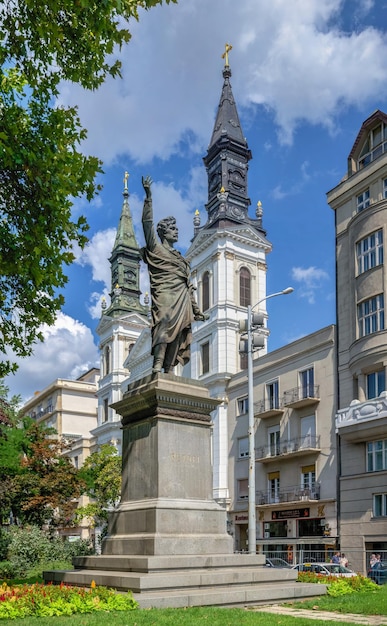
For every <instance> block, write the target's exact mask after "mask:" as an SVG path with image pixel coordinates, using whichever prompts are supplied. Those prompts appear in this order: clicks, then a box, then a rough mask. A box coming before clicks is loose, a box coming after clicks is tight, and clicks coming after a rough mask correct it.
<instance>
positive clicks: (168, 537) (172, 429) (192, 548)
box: [102, 374, 232, 556]
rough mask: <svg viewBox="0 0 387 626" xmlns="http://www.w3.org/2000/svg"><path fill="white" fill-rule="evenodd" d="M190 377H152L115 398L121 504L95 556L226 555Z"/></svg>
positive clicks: (205, 430)
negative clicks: (120, 438)
mask: <svg viewBox="0 0 387 626" xmlns="http://www.w3.org/2000/svg"><path fill="white" fill-rule="evenodd" d="M217 404H218V401H217V400H214V399H212V398H209V396H208V392H207V390H206V389H205V388H204V387H203V386H202V385H200V384H198V383H197V382H196V381H193V380H190V379H184V378H180V377H177V376H171V375H169V374H168V375H165V374H159V375H157V376H156V377H148V378H145V379H143V380H141V381H139V382H138V383H134V384H133V385H129V388H128V391H127V392H126V393H125V395H124V398H123V400H122V401H121V402H118V403H116V404H115V405H114V408H115V410H116V411H117V412H118V413H120V414H121V415H122V428H123V446H122V449H123V459H122V493H121V503H120V505H119V506H118V508H117V510H116V511H114V512H113V513H112V514H111V516H110V520H109V529H108V537H107V538H106V539H105V541H104V543H103V547H102V554H146V555H155V556H163V555H177V554H231V553H232V537H230V536H229V535H228V534H227V532H226V512H225V510H224V509H223V508H221V507H220V506H219V505H218V504H216V502H214V500H213V499H212V468H211V462H210V461H211V417H210V413H211V411H213V410H214V409H215V407H216V406H217Z"/></svg>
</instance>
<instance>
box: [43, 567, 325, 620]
mask: <svg viewBox="0 0 387 626" xmlns="http://www.w3.org/2000/svg"><path fill="white" fill-rule="evenodd" d="M86 559H87V561H88V567H87V568H82V569H75V570H71V571H60V570H55V571H50V572H44V580H45V582H49V581H50V582H52V583H54V584H59V583H61V582H65V583H68V584H71V585H79V586H82V587H90V585H91V583H92V581H94V582H95V583H96V584H97V585H103V586H105V587H110V588H113V589H117V591H121V592H125V591H128V590H130V591H132V593H133V597H134V598H135V599H136V600H137V602H138V603H139V605H140V607H141V608H151V607H156V608H167V607H170V608H177V607H184V606H210V605H212V606H236V605H246V604H258V603H262V602H265V603H268V602H273V603H275V602H281V601H286V600H294V599H302V598H307V597H313V596H318V595H323V594H325V593H326V587H325V585H316V584H311V583H309V584H308V583H298V582H296V577H297V572H296V571H295V570H291V569H276V568H268V567H265V566H262V565H261V566H255V567H252V566H251V564H248V560H249V559H248V558H247V559H245V563H246V564H245V565H243V564H240V566H239V567H238V566H237V567H235V566H234V567H230V564H229V561H230V560H232V561H234V558H231V557H211V559H210V560H211V562H212V565H209V566H207V567H203V565H204V563H203V561H204V557H202V558H201V559H200V560H198V559H196V564H197V565H199V564H200V565H201V567H192V563H191V567H190V566H189V559H186V561H188V562H187V564H186V567H185V568H179V569H173V568H171V565H175V567H176V565H177V564H178V562H179V561H180V559H176V557H175V559H176V560H174V557H170V559H167V558H161V559H160V558H158V557H153V558H152V557H150V558H149V557H146V558H145V559H141V558H140V559H138V560H139V561H140V562H141V566H142V571H138V570H137V571H133V569H132V568H133V566H134V562H133V561H132V558H130V559H126V561H125V557H121V558H120V557H117V558H116V559H112V557H108V558H107V559H104V558H103V557H102V562H101V557H86ZM202 559H203V560H202ZM114 560H116V568H115V569H113V562H114ZM168 561H171V562H170V563H169V565H170V567H167V566H166V565H167V562H168ZM223 561H224V565H223V566H222V565H220V564H221V563H222V562H223ZM242 561H243V559H242ZM97 564H99V566H100V568H99V569H97V567H96V566H97ZM214 564H216V565H217V566H216V565H215V566H214ZM105 565H106V566H107V567H106V568H105V567H104V566H105ZM120 565H122V566H124V567H123V568H122V569H121V568H120V569H119V566H120ZM125 565H126V566H125ZM137 565H140V563H138V562H137ZM163 565H164V567H163ZM180 565H182V563H180ZM157 566H158V567H157ZM147 569H148V571H146V570H147ZM144 570H145V571H144ZM149 570H150V571H149Z"/></svg>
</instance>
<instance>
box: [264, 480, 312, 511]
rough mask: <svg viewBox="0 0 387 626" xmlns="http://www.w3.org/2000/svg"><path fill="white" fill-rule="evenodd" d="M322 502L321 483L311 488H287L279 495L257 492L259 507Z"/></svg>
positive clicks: (269, 492)
mask: <svg viewBox="0 0 387 626" xmlns="http://www.w3.org/2000/svg"><path fill="white" fill-rule="evenodd" d="M316 500H320V483H313V485H312V486H311V487H310V488H304V487H300V486H299V485H297V486H295V487H286V488H284V489H280V490H279V491H278V493H275V494H273V493H272V492H271V491H258V492H257V500H256V501H257V505H259V506H264V505H265V504H266V505H273V504H283V503H285V502H315V501H316Z"/></svg>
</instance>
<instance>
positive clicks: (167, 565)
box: [44, 374, 325, 608]
mask: <svg viewBox="0 0 387 626" xmlns="http://www.w3.org/2000/svg"><path fill="white" fill-rule="evenodd" d="M217 404H218V401H217V400H215V399H212V398H210V397H209V394H208V391H207V390H206V388H205V387H204V386H203V385H201V384H200V383H198V382H197V381H193V380H191V379H184V378H180V377H176V376H173V375H170V374H168V375H165V374H159V375H157V376H153V377H151V376H149V377H147V378H144V379H142V380H140V381H137V382H135V383H132V384H130V385H129V386H128V389H127V391H126V393H125V394H124V397H123V399H122V401H120V402H118V403H116V404H115V405H113V406H114V408H115V409H116V411H117V412H118V413H119V414H120V415H122V428H123V459H122V497H121V503H120V505H119V506H118V507H117V509H116V510H115V511H113V512H112V513H111V515H110V518H109V526H108V535H107V537H106V538H105V539H104V541H103V544H102V554H101V555H100V556H89V557H77V558H75V559H74V565H75V570H74V571H69V572H64V571H52V572H45V573H44V579H45V581H46V582H48V581H51V582H54V583H59V582H67V583H70V584H76V585H83V586H90V584H91V582H92V581H93V580H94V581H95V582H96V584H97V585H105V586H107V587H113V588H116V589H118V590H122V591H124V590H129V589H130V590H131V591H132V592H133V596H134V597H135V599H136V600H138V602H139V603H140V607H142V608H145V607H181V606H195V605H196V606H200V605H211V604H213V605H235V604H249V603H254V602H261V601H266V602H267V601H270V600H272V601H278V600H287V599H294V598H301V597H306V596H311V595H318V594H321V593H324V592H325V588H324V586H323V585H313V584H311V585H305V584H301V583H296V582H295V581H296V578H297V572H296V571H295V570H291V569H273V568H267V567H265V565H264V564H265V557H264V556H263V555H255V554H254V555H252V554H233V548H232V537H230V536H229V535H228V534H227V532H226V511H225V510H224V509H223V508H222V507H220V506H219V505H218V504H217V503H216V502H214V500H213V499H212V468H211V417H210V413H211V411H213V410H214V408H215V407H216V406H217ZM278 583H280V584H278Z"/></svg>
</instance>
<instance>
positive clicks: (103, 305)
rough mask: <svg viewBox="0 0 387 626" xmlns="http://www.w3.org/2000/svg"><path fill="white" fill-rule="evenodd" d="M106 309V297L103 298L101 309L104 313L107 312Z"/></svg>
mask: <svg viewBox="0 0 387 626" xmlns="http://www.w3.org/2000/svg"><path fill="white" fill-rule="evenodd" d="M106 307H107V304H106V298H105V296H102V298H101V309H102V310H103V311H105V309H106Z"/></svg>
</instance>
